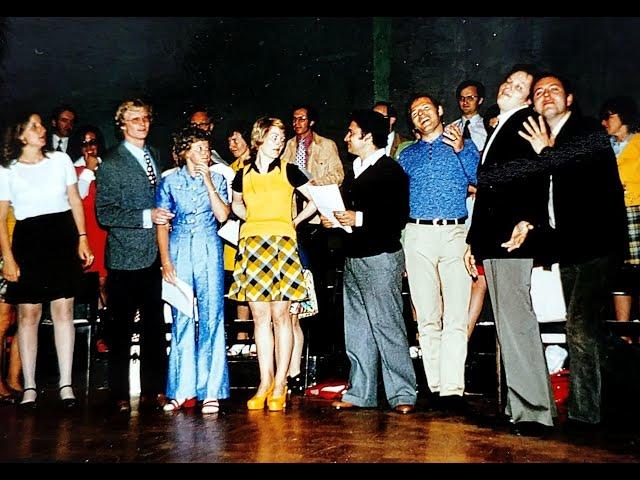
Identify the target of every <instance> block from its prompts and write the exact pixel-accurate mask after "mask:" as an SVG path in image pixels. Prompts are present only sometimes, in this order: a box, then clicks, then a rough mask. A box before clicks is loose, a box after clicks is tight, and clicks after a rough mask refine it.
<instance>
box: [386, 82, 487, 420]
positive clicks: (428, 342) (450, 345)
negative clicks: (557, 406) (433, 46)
mask: <svg viewBox="0 0 640 480" xmlns="http://www.w3.org/2000/svg"><path fill="white" fill-rule="evenodd" d="M409 113H410V115H411V121H412V122H413V125H414V127H415V128H416V130H417V131H418V132H419V133H420V140H419V141H418V142H416V143H415V144H413V145H411V146H409V147H407V148H406V149H404V150H403V151H402V153H401V154H400V157H399V158H398V162H399V163H400V165H401V166H402V168H403V169H404V170H405V172H406V173H407V175H408V176H409V207H410V212H409V216H410V218H409V223H407V227H406V230H405V237H404V251H405V257H406V268H407V274H408V277H409V288H410V290H411V299H412V301H413V304H414V306H415V309H416V313H417V317H418V333H419V337H420V348H421V349H422V362H423V364H424V370H425V373H426V376H427V383H428V385H429V390H431V392H433V393H439V395H440V402H439V403H441V405H442V406H443V407H445V408H450V409H453V410H460V409H462V408H463V407H464V401H463V397H462V396H463V394H464V365H465V360H466V357H467V319H468V312H467V310H468V308H469V298H470V295H471V278H470V277H469V275H468V274H467V272H466V270H465V266H464V261H463V255H464V251H465V248H466V244H465V238H466V228H465V225H464V222H465V220H466V218H467V207H466V203H465V200H466V197H467V188H468V186H469V185H472V184H475V183H476V170H477V167H478V162H479V160H480V155H479V153H478V149H477V148H476V146H475V145H474V143H473V141H472V140H471V139H464V138H463V135H462V131H461V129H460V128H459V127H458V126H456V125H449V126H447V128H444V126H443V124H442V114H443V109H442V106H441V104H440V102H438V101H437V100H436V99H435V98H434V97H433V96H431V95H420V96H416V97H415V98H414V99H413V100H412V102H411V104H410V107H409Z"/></svg>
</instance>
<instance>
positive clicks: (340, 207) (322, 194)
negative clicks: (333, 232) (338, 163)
mask: <svg viewBox="0 0 640 480" xmlns="http://www.w3.org/2000/svg"><path fill="white" fill-rule="evenodd" d="M309 194H310V195H311V198H312V199H313V203H315V204H316V207H318V212H320V214H321V215H323V216H325V217H327V218H328V219H329V220H331V223H332V224H333V228H343V229H344V230H345V231H347V232H349V233H351V232H352V229H351V227H344V226H342V225H340V222H339V221H338V219H337V218H336V217H335V216H334V215H333V212H336V211H337V212H344V211H345V210H346V209H345V208H344V202H343V201H342V196H341V195H340V189H339V188H338V185H336V184H335V183H333V184H331V185H309Z"/></svg>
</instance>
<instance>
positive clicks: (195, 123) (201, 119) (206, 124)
mask: <svg viewBox="0 0 640 480" xmlns="http://www.w3.org/2000/svg"><path fill="white" fill-rule="evenodd" d="M189 123H190V124H191V126H192V127H197V128H199V129H201V130H204V131H205V132H207V133H208V134H209V135H211V136H212V138H211V141H210V142H209V144H210V145H211V160H212V161H213V163H214V165H225V166H228V163H227V162H226V161H225V160H224V159H223V158H222V157H221V156H220V154H219V153H218V152H216V150H215V148H213V127H215V123H214V121H213V119H212V118H211V115H210V114H209V111H208V110H207V109H206V108H199V109H196V110H193V111H192V113H191V115H190V116H189ZM224 170H225V171H224V172H218V173H221V174H222V175H224V176H225V178H228V176H229V170H227V169H224ZM230 175H231V180H228V181H229V182H231V181H232V180H233V172H232V173H231V174H230ZM230 189H231V187H229V191H231V190H230Z"/></svg>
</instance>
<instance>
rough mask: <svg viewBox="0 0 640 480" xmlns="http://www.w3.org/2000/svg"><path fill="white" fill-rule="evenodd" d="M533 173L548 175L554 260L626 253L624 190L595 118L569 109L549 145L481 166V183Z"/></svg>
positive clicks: (578, 260)
mask: <svg viewBox="0 0 640 480" xmlns="http://www.w3.org/2000/svg"><path fill="white" fill-rule="evenodd" d="M537 174H545V175H550V174H552V175H553V209H554V213H555V219H556V229H555V231H554V232H553V237H552V240H553V241H552V245H553V250H554V259H555V260H558V261H560V263H561V264H564V265H572V264H576V263H583V262H585V261H589V260H593V259H595V258H598V257H604V256H613V257H618V258H619V257H621V256H623V255H624V254H625V252H626V250H627V248H628V244H627V230H626V229H627V226H626V222H627V220H626V213H625V206H624V193H623V189H622V184H621V182H620V177H619V174H618V166H617V162H616V157H615V154H614V153H613V150H612V148H611V145H610V143H609V139H608V137H607V136H606V134H605V132H604V131H603V130H602V127H601V126H600V125H599V123H598V122H596V121H595V120H592V119H588V118H585V117H581V116H579V114H578V113H576V112H573V113H572V114H571V116H570V117H569V119H568V120H567V122H566V123H565V124H564V126H563V127H562V129H561V130H560V133H559V134H558V136H557V137H556V140H555V145H554V147H553V148H546V149H544V150H543V151H542V152H541V154H540V156H539V157H538V158H536V159H533V160H522V161H517V162H512V163H510V164H506V165H503V166H501V167H494V168H491V169H485V171H484V174H483V176H482V181H481V182H480V188H482V186H483V185H484V184H485V183H486V184H494V185H495V184H505V183H509V182H512V181H513V180H514V179H518V178H519V179H523V178H527V177H528V176H530V175H537ZM527 241H528V240H527Z"/></svg>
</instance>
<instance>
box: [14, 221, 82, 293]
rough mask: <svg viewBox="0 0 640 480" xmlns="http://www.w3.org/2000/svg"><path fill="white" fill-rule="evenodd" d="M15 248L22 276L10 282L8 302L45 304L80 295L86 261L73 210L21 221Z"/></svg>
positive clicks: (15, 234)
mask: <svg viewBox="0 0 640 480" xmlns="http://www.w3.org/2000/svg"><path fill="white" fill-rule="evenodd" d="M11 250H12V252H13V257H14V258H15V260H16V263H17V264H18V268H20V277H19V278H18V281H17V282H9V285H8V286H7V293H6V295H5V300H6V302H7V303H12V304H18V303H45V302H50V301H51V300H56V299H58V298H71V297H74V296H75V295H76V292H77V291H78V288H79V286H80V282H81V281H82V262H81V260H80V257H78V229H77V227H76V223H75V221H74V220H73V215H72V214H71V210H68V211H66V212H61V213H51V214H47V215H39V216H37V217H31V218H26V219H24V220H18V221H17V222H16V226H15V229H14V231H13V243H12V245H11Z"/></svg>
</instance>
